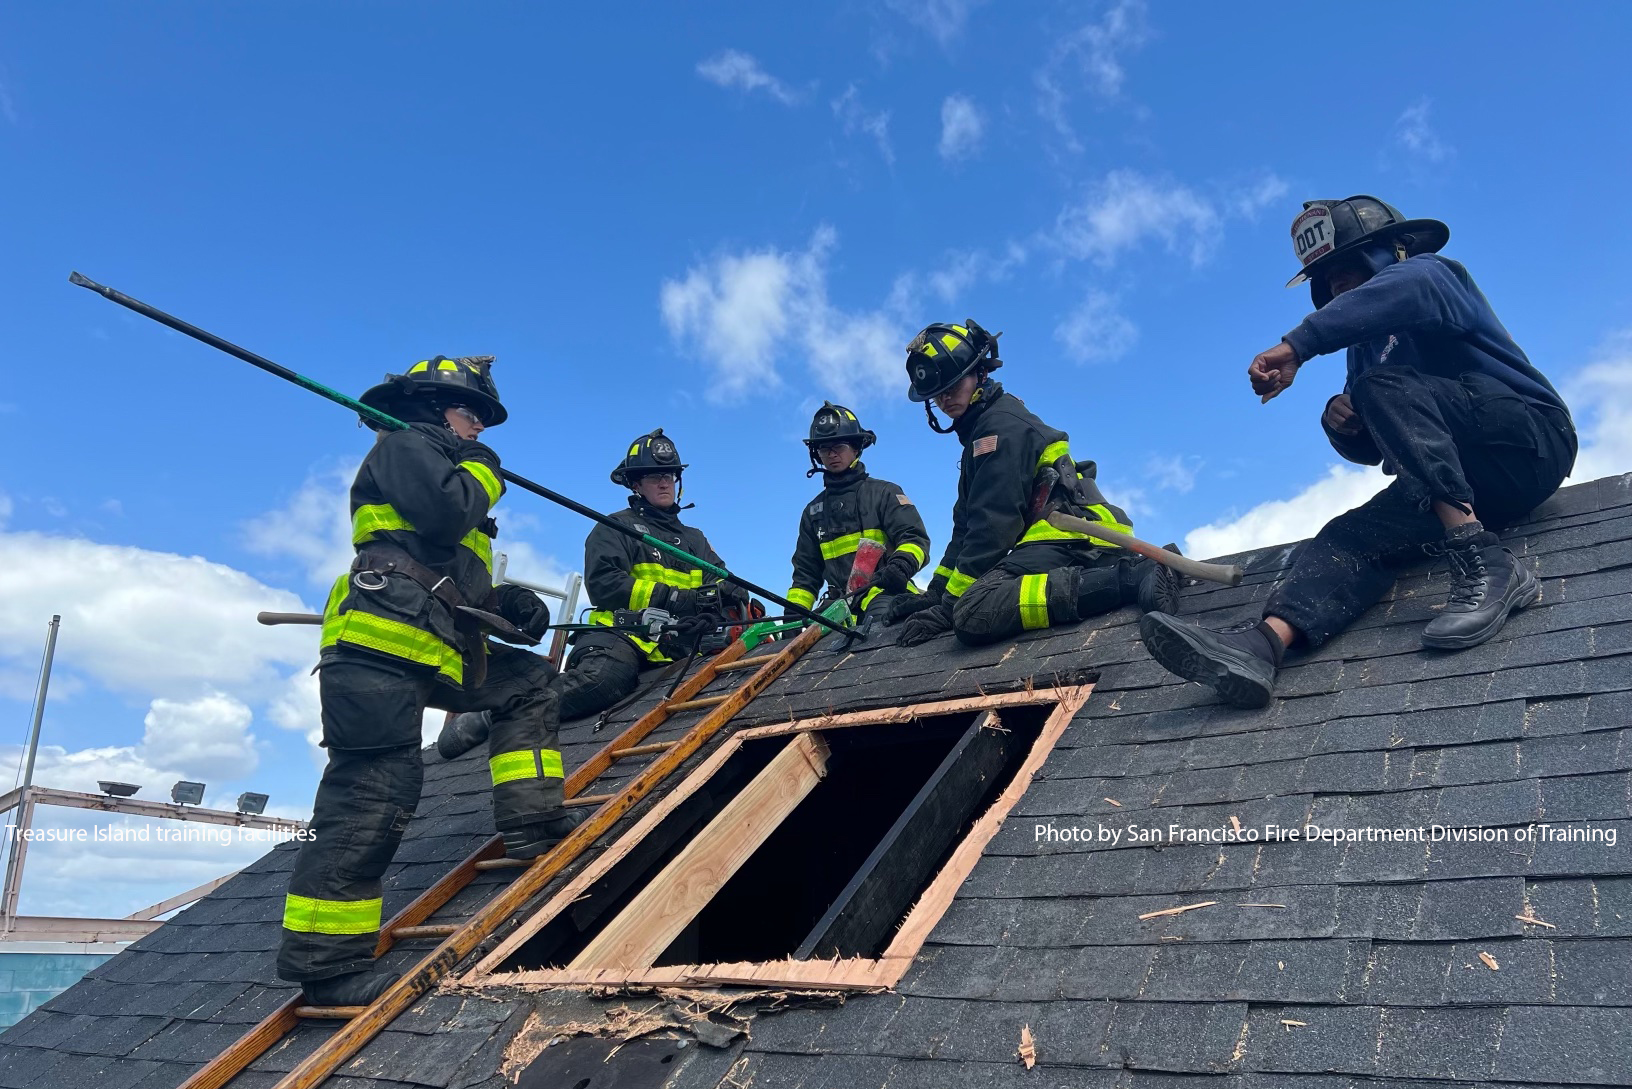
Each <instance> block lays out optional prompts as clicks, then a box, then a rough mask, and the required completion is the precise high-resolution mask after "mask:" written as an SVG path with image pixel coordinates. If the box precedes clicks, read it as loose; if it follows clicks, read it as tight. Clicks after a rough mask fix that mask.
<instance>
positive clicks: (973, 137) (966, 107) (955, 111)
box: [940, 95, 986, 162]
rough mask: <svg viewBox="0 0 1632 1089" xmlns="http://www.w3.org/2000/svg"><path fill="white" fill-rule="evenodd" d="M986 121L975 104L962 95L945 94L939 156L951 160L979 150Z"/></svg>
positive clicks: (942, 106)
mask: <svg viewBox="0 0 1632 1089" xmlns="http://www.w3.org/2000/svg"><path fill="white" fill-rule="evenodd" d="M985 128H986V122H985V119H984V118H982V117H981V115H980V111H979V110H978V109H976V108H975V104H974V102H973V101H971V100H970V99H968V98H965V97H964V96H963V95H947V96H946V100H945V101H944V102H942V103H941V144H940V152H941V158H943V159H945V160H947V161H948V162H951V161H952V160H953V159H956V158H959V157H963V156H973V155H974V154H975V153H976V152H978V151H979V150H980V138H981V134H982V133H983V132H984V131H985Z"/></svg>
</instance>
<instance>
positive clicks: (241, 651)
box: [0, 532, 317, 698]
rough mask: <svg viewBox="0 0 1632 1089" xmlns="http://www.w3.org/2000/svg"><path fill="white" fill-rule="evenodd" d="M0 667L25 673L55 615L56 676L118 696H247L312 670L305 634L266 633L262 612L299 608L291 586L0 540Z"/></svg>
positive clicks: (28, 538) (223, 570) (158, 556)
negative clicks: (1, 605)
mask: <svg viewBox="0 0 1632 1089" xmlns="http://www.w3.org/2000/svg"><path fill="white" fill-rule="evenodd" d="M0 601H4V602H5V603H6V608H5V609H4V610H0V665H3V664H8V663H7V660H10V663H15V664H16V665H18V666H21V667H22V668H28V669H32V666H33V663H34V662H35V660H36V659H37V656H38V654H39V636H40V630H41V627H42V625H43V624H44V621H45V619H46V618H47V617H49V616H50V615H51V614H52V613H60V614H61V615H62V635H61V640H60V642H59V644H58V648H57V664H58V668H60V669H64V670H65V671H67V672H69V673H73V674H79V675H81V676H83V677H86V678H88V679H91V680H93V681H95V682H97V683H100V684H103V685H105V686H107V687H108V688H111V689H113V690H114V691H116V692H122V693H128V694H135V695H139V696H142V697H144V698H151V697H154V696H163V697H165V698H193V697H197V696H199V695H202V694H204V693H205V692H207V691H211V690H215V691H236V692H237V693H238V694H239V695H241V696H243V695H247V694H248V693H250V692H254V691H257V690H261V689H269V688H270V687H271V686H272V685H274V684H275V683H276V682H277V681H278V680H279V678H280V677H281V676H282V675H283V674H284V673H285V672H286V671H287V670H289V669H294V668H301V667H304V666H310V665H311V663H312V660H313V659H314V658H315V656H316V652H317V645H316V639H315V638H314V637H313V632H312V629H310V628H302V629H295V628H264V627H261V626H259V625H257V624H256V623H255V614H256V613H257V612H258V611H260V610H263V609H270V610H275V611H280V612H302V611H306V606H305V605H304V604H303V603H302V602H301V600H300V598H299V597H297V596H296V595H295V594H292V593H290V592H289V591H287V590H279V589H275V588H273V587H271V586H267V585H265V584H263V583H260V582H258V581H256V580H255V579H253V578H251V577H250V576H249V575H246V574H244V573H243V572H242V571H236V570H234V569H232V568H230V567H227V566H225V565H222V564H218V563H211V562H210V561H208V560H205V559H203V558H202V557H199V556H179V555H176V554H174V553H169V552H154V551H149V550H147V549H142V548H133V547H130V546H127V545H107V544H98V543H96V542H93V541H87V540H83V539H79V538H72V537H59V536H53V535H49V534H44V533H36V532H22V533H10V532H0Z"/></svg>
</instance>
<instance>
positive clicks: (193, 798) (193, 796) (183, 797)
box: [170, 779, 204, 805]
mask: <svg viewBox="0 0 1632 1089" xmlns="http://www.w3.org/2000/svg"><path fill="white" fill-rule="evenodd" d="M170 800H171V801H172V802H175V803H176V804H177V805H198V804H199V803H200V802H202V801H203V800H204V784H203V783H189V782H188V781H187V780H186V779H183V780H182V781H181V782H179V783H177V784H176V785H175V786H173V787H171V788H170Z"/></svg>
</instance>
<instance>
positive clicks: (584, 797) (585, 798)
mask: <svg viewBox="0 0 1632 1089" xmlns="http://www.w3.org/2000/svg"><path fill="white" fill-rule="evenodd" d="M664 748H668V746H667V745H665V746H664ZM616 797H617V795H616V794H580V795H578V797H576V798H568V799H567V800H566V801H564V802H562V803H561V804H562V805H605V804H606V803H607V802H610V801H611V800H612V799H613V798H616Z"/></svg>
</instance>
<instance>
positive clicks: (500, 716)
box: [278, 644, 565, 983]
mask: <svg viewBox="0 0 1632 1089" xmlns="http://www.w3.org/2000/svg"><path fill="white" fill-rule="evenodd" d="M490 646H491V654H490V655H489V658H488V668H487V679H486V681H485V683H483V684H482V686H481V687H480V688H477V689H475V690H474V691H468V692H467V691H464V690H462V689H456V688H452V687H450V686H449V685H447V684H445V683H442V682H440V681H438V680H437V679H436V673H435V671H434V670H432V669H428V668H425V667H421V666H416V665H414V664H412V663H409V662H397V661H393V660H391V659H388V658H385V657H381V656H376V655H371V654H367V653H365V652H348V651H341V652H340V653H339V654H338V655H336V656H334V657H332V658H330V659H329V660H327V661H326V662H324V664H323V665H322V667H321V669H320V670H319V671H318V680H319V684H320V690H321V693H322V699H323V743H324V745H325V746H327V748H328V750H329V763H328V766H327V767H326V768H325V769H324V770H323V778H322V780H321V782H319V784H318V787H317V802H316V805H315V807H314V809H313V813H312V824H311V834H312V837H313V838H312V839H309V840H307V841H305V842H304V843H302V844H301V847H300V853H299V855H298V856H297V857H296V859H295V870H294V873H293V874H292V875H291V876H290V878H289V895H288V898H287V899H286V901H285V906H284V916H283V927H284V929H283V944H282V946H281V947H280V948H279V950H278V975H279V976H280V977H281V978H283V979H287V980H291V981H293V982H296V983H305V982H309V981H311V980H318V979H326V978H328V977H330V976H337V975H343V974H345V973H348V972H357V971H363V970H365V969H367V968H368V967H369V965H370V964H371V963H372V961H373V959H374V945H375V943H376V942H377V941H378V940H379V930H380V914H381V885H380V878H381V877H382V876H383V875H384V874H385V870H386V867H387V866H389V865H390V864H391V859H392V856H394V855H395V854H396V853H397V847H398V845H399V844H400V843H401V842H402V835H403V833H404V832H405V831H406V830H407V828H408V822H409V821H410V820H411V819H412V818H413V815H414V808H415V807H416V806H417V805H418V804H419V791H420V786H421V783H422V781H423V778H424V765H423V763H422V762H421V760H420V752H419V750H420V743H421V726H420V724H421V720H422V718H423V716H424V713H425V709H426V708H427V707H435V708H440V709H442V710H445V711H491V712H492V713H493V730H492V733H491V734H490V735H489V737H488V753H489V761H488V763H489V766H490V768H491V770H492V776H493V817H494V823H495V824H496V825H497V826H498V828H499V830H500V831H504V830H507V829H510V828H519V827H525V826H526V825H528V824H531V823H534V822H536V821H538V820H540V819H542V818H545V817H549V816H551V815H553V814H554V812H555V811H557V810H558V809H559V808H560V806H561V802H562V786H563V779H564V776H565V769H564V768H563V767H562V765H561V753H560V751H559V750H558V749H557V748H556V730H557V705H558V699H559V697H558V695H557V692H556V689H555V686H554V685H553V684H552V683H551V679H552V676H553V670H552V669H551V667H550V664H549V663H548V662H547V661H545V660H544V659H543V658H540V657H538V656H537V655H535V654H529V653H528V652H526V651H524V650H518V649H516V648H514V647H505V646H499V645H496V644H490Z"/></svg>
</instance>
